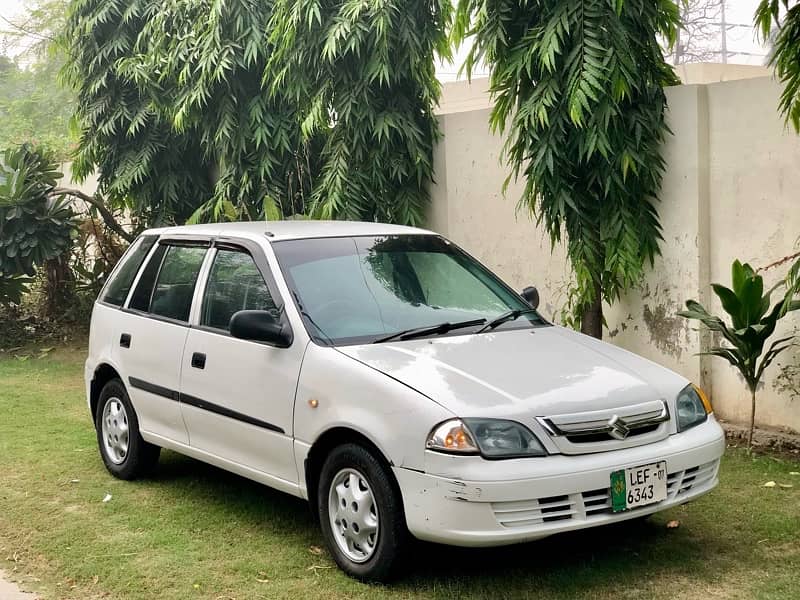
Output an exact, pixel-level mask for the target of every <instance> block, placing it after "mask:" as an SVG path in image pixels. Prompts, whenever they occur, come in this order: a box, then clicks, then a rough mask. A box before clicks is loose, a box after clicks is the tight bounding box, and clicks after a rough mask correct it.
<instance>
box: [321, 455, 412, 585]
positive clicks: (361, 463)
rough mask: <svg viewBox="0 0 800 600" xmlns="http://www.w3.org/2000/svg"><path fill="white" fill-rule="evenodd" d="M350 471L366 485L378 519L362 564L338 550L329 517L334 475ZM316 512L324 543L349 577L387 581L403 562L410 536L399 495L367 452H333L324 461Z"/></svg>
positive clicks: (393, 484) (386, 469) (387, 472)
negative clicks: (372, 499)
mask: <svg viewBox="0 0 800 600" xmlns="http://www.w3.org/2000/svg"><path fill="white" fill-rule="evenodd" d="M343 469H353V470H355V471H357V472H358V473H360V474H361V475H362V476H363V477H364V479H365V480H366V482H367V483H368V485H369V488H370V490H371V492H372V496H373V498H374V504H375V508H376V509H377V515H378V523H379V525H378V533H377V540H376V542H375V548H374V550H373V552H372V555H371V556H370V557H369V559H368V560H366V561H365V562H356V561H354V560H351V559H350V558H349V557H348V556H347V555H346V554H345V553H344V552H343V551H342V549H341V548H340V547H339V545H338V543H337V541H336V538H335V537H334V533H333V530H332V525H331V518H330V516H329V507H328V494H329V491H330V487H331V483H332V482H333V480H334V478H335V477H336V475H337V473H339V472H340V471H342V470H343ZM317 490H318V491H317V509H318V514H319V522H320V526H321V527H322V534H323V536H324V538H325V543H326V544H327V546H328V549H329V551H330V553H331V555H332V556H333V559H334V560H335V561H336V564H337V565H339V567H340V568H341V569H342V570H343V571H344V572H345V573H347V574H348V575H351V576H353V577H355V578H357V579H361V580H364V581H381V582H382V581H387V580H388V579H390V578H391V577H392V575H394V574H395V573H396V572H397V570H398V568H399V566H400V565H401V564H402V560H403V558H404V550H405V549H406V547H407V546H408V541H409V537H410V536H409V533H408V529H407V528H406V522H405V515H404V513H403V502H402V498H401V496H400V491H399V490H398V489H397V486H396V484H395V482H394V479H393V478H392V475H391V473H390V472H389V471H388V468H387V467H386V466H384V464H383V463H382V462H381V460H379V459H378V457H376V456H375V455H374V454H373V453H372V452H371V451H370V450H367V449H366V448H364V447H363V446H361V445H358V444H343V445H341V446H337V447H336V448H334V449H333V450H332V451H331V453H330V454H329V455H328V458H327V459H326V460H325V463H324V464H323V466H322V471H321V472H320V481H319V487H318V488H317Z"/></svg>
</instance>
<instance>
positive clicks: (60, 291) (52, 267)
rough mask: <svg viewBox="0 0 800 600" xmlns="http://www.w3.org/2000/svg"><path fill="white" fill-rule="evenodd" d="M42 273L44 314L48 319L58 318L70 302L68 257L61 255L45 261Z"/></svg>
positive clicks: (70, 276)
mask: <svg viewBox="0 0 800 600" xmlns="http://www.w3.org/2000/svg"><path fill="white" fill-rule="evenodd" d="M44 273H45V290H44V292H45V298H44V301H45V304H44V312H45V314H46V315H47V316H48V317H56V316H60V315H62V314H63V313H64V311H65V310H66V308H67V306H68V305H69V302H70V294H69V284H70V282H71V281H72V272H71V271H70V268H69V257H68V256H67V255H66V254H62V255H61V256H57V257H55V258H51V259H49V260H47V261H46V262H45V263H44Z"/></svg>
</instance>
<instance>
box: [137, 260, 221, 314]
mask: <svg viewBox="0 0 800 600" xmlns="http://www.w3.org/2000/svg"><path fill="white" fill-rule="evenodd" d="M206 251H207V248H205V247H198V246H169V248H168V249H167V252H166V254H165V255H164V261H163V262H162V263H161V270H160V271H159V273H158V278H157V279H156V285H155V287H154V288H153V296H152V298H151V299H150V311H149V312H151V313H152V314H154V315H158V316H160V317H167V318H169V319H175V320H177V321H188V320H189V310H190V309H191V307H192V296H194V286H195V284H196V283H197V274H198V273H199V272H200V267H201V265H202V264H203V259H204V258H205V255H206Z"/></svg>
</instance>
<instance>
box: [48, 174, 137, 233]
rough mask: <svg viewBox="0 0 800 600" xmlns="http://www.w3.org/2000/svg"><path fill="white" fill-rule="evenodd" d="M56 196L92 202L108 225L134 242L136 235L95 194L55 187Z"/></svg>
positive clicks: (54, 193)
mask: <svg viewBox="0 0 800 600" xmlns="http://www.w3.org/2000/svg"><path fill="white" fill-rule="evenodd" d="M53 195H54V196H75V197H76V198H80V199H81V200H83V201H84V202H86V203H87V204H91V205H92V206H94V207H95V208H96V209H97V212H99V213H100V216H101V217H103V222H104V223H105V224H106V226H107V227H108V228H109V229H110V230H111V231H113V232H114V233H116V234H117V235H118V236H120V237H121V238H122V239H124V240H125V241H127V242H128V243H131V242H133V240H135V239H136V237H135V236H134V235H133V234H132V233H129V232H127V231H125V229H124V228H123V227H122V225H120V224H119V222H118V221H117V220H116V219H115V218H114V215H112V214H111V211H110V210H108V208H106V206H105V205H104V204H103V203H102V202H101V201H100V200H99V199H98V198H97V197H95V196H90V195H89V194H85V193H84V192H82V191H80V190H76V189H72V188H55V189H54V190H53Z"/></svg>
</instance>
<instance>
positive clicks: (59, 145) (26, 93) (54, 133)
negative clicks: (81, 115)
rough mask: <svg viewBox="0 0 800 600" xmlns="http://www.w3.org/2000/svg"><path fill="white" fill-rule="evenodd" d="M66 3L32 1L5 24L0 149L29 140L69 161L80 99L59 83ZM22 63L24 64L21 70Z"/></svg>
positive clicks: (0, 42)
mask: <svg viewBox="0 0 800 600" xmlns="http://www.w3.org/2000/svg"><path fill="white" fill-rule="evenodd" d="M66 4H67V1H66V0H33V1H31V2H29V3H27V4H26V7H25V11H24V13H23V15H21V16H20V17H17V18H15V19H7V18H5V17H3V19H2V21H0V52H6V53H13V55H14V56H15V61H16V62H15V61H12V60H11V59H9V58H8V57H6V56H2V55H0V148H10V147H12V146H18V145H20V144H23V143H25V142H34V143H35V144H39V145H44V146H46V147H47V148H49V150H50V151H52V152H54V157H55V158H56V159H57V160H59V161H63V160H66V159H67V158H68V157H69V155H70V153H71V151H72V149H73V142H72V139H71V136H70V132H69V121H70V118H71V116H72V112H73V108H74V103H75V97H74V94H73V93H72V91H71V90H69V89H66V88H64V87H63V86H61V85H59V82H58V73H59V71H60V70H61V67H62V65H63V62H64V56H63V53H62V52H61V51H60V48H59V47H58V45H57V44H54V39H55V36H56V35H57V32H58V31H60V30H61V29H62V28H63V26H64V20H65V16H66ZM20 65H22V66H20Z"/></svg>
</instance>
